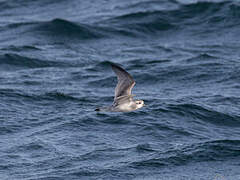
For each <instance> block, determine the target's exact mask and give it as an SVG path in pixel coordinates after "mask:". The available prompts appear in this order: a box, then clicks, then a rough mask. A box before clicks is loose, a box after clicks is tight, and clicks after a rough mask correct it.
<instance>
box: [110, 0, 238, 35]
mask: <svg viewBox="0 0 240 180" xmlns="http://www.w3.org/2000/svg"><path fill="white" fill-rule="evenodd" d="M154 3H156V2H154ZM159 3H161V2H159ZM160 5H161V4H160ZM239 12H240V5H239V3H236V2H233V1H223V2H196V3H192V4H181V5H179V6H178V8H175V9H173V10H172V9H170V10H166V9H165V10H153V11H151V10H147V11H144V10H143V11H138V12H131V13H128V14H124V15H121V16H117V17H114V18H111V19H108V20H107V23H111V24H115V25H116V26H119V27H122V28H126V29H129V30H132V31H133V30H134V31H137V32H142V33H154V32H158V31H168V30H181V29H185V30H186V29H188V28H190V29H192V28H194V27H196V26H197V27H199V26H204V27H205V28H200V29H199V28H197V29H195V30H196V31H199V30H201V31H204V29H208V30H214V29H218V30H219V28H220V27H222V28H223V29H225V28H227V27H233V26H239V23H236V20H237V19H238V18H239V17H240V13H239ZM213 25H214V26H213Z"/></svg>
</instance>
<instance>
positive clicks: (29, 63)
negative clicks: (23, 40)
mask: <svg viewBox="0 0 240 180" xmlns="http://www.w3.org/2000/svg"><path fill="white" fill-rule="evenodd" d="M0 65H1V69H3V70H4V69H11V68H44V67H64V66H69V65H70V64H66V63H65V62H54V61H48V60H40V59H36V58H30V57H26V56H21V55H18V54H14V53H6V54H3V55H0Z"/></svg>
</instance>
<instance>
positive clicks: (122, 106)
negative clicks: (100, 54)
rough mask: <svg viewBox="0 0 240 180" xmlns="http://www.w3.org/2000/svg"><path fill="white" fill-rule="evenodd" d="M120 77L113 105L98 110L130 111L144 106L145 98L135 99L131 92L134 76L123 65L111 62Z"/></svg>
mask: <svg viewBox="0 0 240 180" xmlns="http://www.w3.org/2000/svg"><path fill="white" fill-rule="evenodd" d="M111 66H112V69H113V71H114V72H115V73H116V75H117V78H118V84H117V86H116V88H115V97H114V102H113V104H112V106H110V107H105V108H98V109H96V111H112V112H130V111H134V110H136V109H139V108H141V107H143V105H144V102H143V100H134V99H133V95H132V94H131V92H132V88H133V86H134V85H135V81H134V80H133V78H132V76H131V75H130V74H129V73H128V72H126V71H125V70H124V69H122V68H121V67H119V66H117V65H115V64H111Z"/></svg>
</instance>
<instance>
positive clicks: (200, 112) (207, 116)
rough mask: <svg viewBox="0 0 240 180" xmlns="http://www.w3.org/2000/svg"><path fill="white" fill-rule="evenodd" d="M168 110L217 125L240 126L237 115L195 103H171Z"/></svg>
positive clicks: (239, 118) (239, 119)
mask: <svg viewBox="0 0 240 180" xmlns="http://www.w3.org/2000/svg"><path fill="white" fill-rule="evenodd" d="M168 110H169V111H170V112H173V113H176V114H177V115H181V116H186V117H191V118H195V119H197V120H199V121H204V122H207V123H210V124H214V125H217V126H230V127H239V126H240V117H239V116H237V115H232V114H227V113H224V112H218V111H216V110H214V109H207V108H204V107H202V106H199V105H195V104H179V105H169V107H168Z"/></svg>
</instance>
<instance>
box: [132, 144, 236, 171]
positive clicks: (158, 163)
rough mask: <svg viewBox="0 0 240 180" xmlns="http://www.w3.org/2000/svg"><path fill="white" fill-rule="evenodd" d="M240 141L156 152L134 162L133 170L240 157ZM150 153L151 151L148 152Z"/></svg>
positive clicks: (195, 145) (194, 145)
mask: <svg viewBox="0 0 240 180" xmlns="http://www.w3.org/2000/svg"><path fill="white" fill-rule="evenodd" d="M239 148H240V140H214V141H208V142H204V143H198V144H193V145H188V146H183V147H181V148H179V149H175V150H169V151H166V152H164V153H162V152H158V151H155V153H154V155H151V156H150V158H146V160H140V161H135V162H132V163H131V164H130V165H129V166H130V167H132V168H137V169H139V168H156V167H164V166H175V165H183V164H186V163H191V162H203V161H219V160H225V159H228V158H236V157H238V156H240V151H239ZM148 151H149V150H148Z"/></svg>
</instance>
